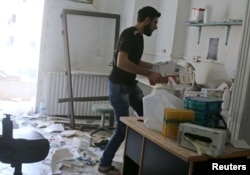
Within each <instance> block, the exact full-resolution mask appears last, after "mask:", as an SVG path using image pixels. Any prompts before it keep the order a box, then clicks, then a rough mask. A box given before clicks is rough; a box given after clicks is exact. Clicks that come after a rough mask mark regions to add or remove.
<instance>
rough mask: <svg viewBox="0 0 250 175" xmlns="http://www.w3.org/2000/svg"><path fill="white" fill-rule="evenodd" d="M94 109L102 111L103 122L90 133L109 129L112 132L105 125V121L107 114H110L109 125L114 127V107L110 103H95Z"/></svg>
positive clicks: (108, 130)
mask: <svg viewBox="0 0 250 175" xmlns="http://www.w3.org/2000/svg"><path fill="white" fill-rule="evenodd" d="M92 111H94V112H97V113H100V114H101V123H100V126H99V127H98V128H97V129H96V130H95V131H93V132H92V133H91V134H90V135H93V134H95V133H96V132H98V131H101V130H104V131H107V132H109V133H112V131H111V130H110V129H108V128H107V127H105V126H104V122H105V115H106V114H109V115H110V116H109V117H110V118H109V126H110V127H113V125H114V110H113V107H112V106H111V105H110V104H93V105H92Z"/></svg>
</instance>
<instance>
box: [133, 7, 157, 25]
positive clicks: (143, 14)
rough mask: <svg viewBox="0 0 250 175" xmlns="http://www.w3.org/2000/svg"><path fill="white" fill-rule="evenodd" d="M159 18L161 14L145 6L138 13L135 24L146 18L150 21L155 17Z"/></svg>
mask: <svg viewBox="0 0 250 175" xmlns="http://www.w3.org/2000/svg"><path fill="white" fill-rule="evenodd" d="M160 16H161V13H160V12H158V11H157V10H156V9H155V8H153V7H150V6H146V7H143V8H141V9H140V10H139V11H138V16H137V22H142V21H144V19H146V18H147V17H150V18H151V19H153V18H155V17H158V18H159V17H160Z"/></svg>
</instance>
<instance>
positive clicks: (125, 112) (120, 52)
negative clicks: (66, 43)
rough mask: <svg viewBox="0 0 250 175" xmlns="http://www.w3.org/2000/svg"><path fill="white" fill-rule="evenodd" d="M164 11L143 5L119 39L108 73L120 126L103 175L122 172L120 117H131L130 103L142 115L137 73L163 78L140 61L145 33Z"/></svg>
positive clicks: (123, 128) (108, 150)
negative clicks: (119, 167) (119, 160)
mask: <svg viewBox="0 0 250 175" xmlns="http://www.w3.org/2000/svg"><path fill="white" fill-rule="evenodd" d="M160 16H161V14H160V13H159V12H158V11H157V10H155V9H154V8H153V7H149V6H147V7H143V8H142V9H140V10H139V11H138V17H137V23H136V24H135V26H132V27H129V28H127V29H125V30H124V31H123V32H122V33H121V35H120V38H119V41H118V43H117V47H116V51H115V53H114V59H113V69H112V71H111V73H110V76H109V84H108V85H109V99H110V102H111V105H112V106H113V108H114V112H115V116H116V121H117V126H116V130H115V132H114V134H113V135H112V137H111V139H110V141H109V143H108V144H107V145H106V148H105V150H104V152H103V155H102V157H101V159H100V166H99V168H98V171H99V172H101V173H103V174H109V175H119V174H121V173H120V171H119V170H117V169H116V168H115V167H114V166H112V160H113V158H114V156H115V153H116V151H117V150H118V149H119V147H120V145H121V143H122V142H123V140H124V138H125V131H126V126H125V125H124V124H123V123H122V122H120V116H129V106H131V107H132V108H133V109H134V110H135V111H136V113H137V115H138V116H143V104H142V98H143V93H142V91H141V89H140V88H139V87H138V86H137V81H136V74H139V75H143V76H145V77H147V78H148V79H149V80H150V81H152V82H154V83H162V82H163V81H164V79H163V77H162V75H161V74H160V73H158V72H153V71H152V70H151V68H152V64H151V63H147V62H144V61H142V60H141V56H142V53H143V46H144V41H143V34H145V35H146V36H151V35H152V33H153V31H154V30H156V29H157V23H158V18H159V17H160Z"/></svg>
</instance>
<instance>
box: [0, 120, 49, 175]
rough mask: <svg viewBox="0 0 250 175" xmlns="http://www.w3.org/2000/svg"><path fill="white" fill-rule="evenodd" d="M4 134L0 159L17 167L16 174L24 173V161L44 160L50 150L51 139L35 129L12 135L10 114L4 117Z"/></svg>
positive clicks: (1, 140) (1, 139)
mask: <svg viewBox="0 0 250 175" xmlns="http://www.w3.org/2000/svg"><path fill="white" fill-rule="evenodd" d="M2 123H3V125H2V128H3V130H2V131H3V132H2V133H3V134H2V136H0V161H1V162H3V163H6V164H10V165H11V167H13V168H15V171H14V175H22V163H34V162H39V161H41V160H44V159H45V158H46V157H47V155H48V152H49V148H50V147H49V141H48V140H47V139H45V138H44V137H43V136H42V135H41V134H40V133H37V132H35V131H30V132H22V133H19V134H18V135H17V136H15V134H13V135H14V137H13V136H12V132H13V124H12V121H11V120H10V115H6V118H4V119H3V122H2Z"/></svg>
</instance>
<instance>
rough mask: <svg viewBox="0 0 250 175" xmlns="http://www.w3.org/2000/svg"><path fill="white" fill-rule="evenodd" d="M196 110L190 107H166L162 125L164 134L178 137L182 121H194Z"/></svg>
mask: <svg viewBox="0 0 250 175" xmlns="http://www.w3.org/2000/svg"><path fill="white" fill-rule="evenodd" d="M194 117H195V112H194V111H193V110H188V109H174V108H165V109H164V122H163V127H162V134H163V136H166V137H169V138H171V139H177V136H178V130H179V124H180V123H189V122H191V123H193V122H194Z"/></svg>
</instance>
